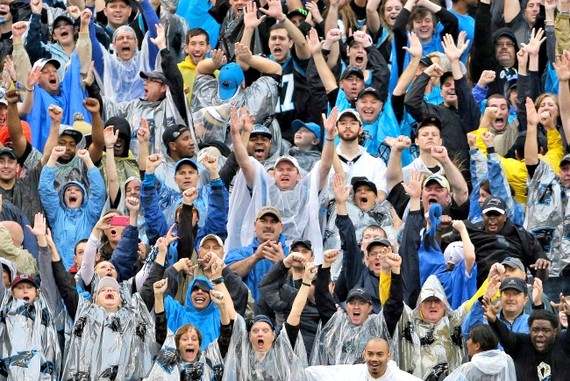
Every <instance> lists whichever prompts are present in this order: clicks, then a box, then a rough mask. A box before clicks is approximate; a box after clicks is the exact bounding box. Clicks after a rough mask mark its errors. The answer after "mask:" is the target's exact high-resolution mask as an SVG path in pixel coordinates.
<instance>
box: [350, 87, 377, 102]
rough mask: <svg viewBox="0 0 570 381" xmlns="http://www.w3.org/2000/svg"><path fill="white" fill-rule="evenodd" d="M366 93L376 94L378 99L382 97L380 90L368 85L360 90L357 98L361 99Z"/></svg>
mask: <svg viewBox="0 0 570 381" xmlns="http://www.w3.org/2000/svg"><path fill="white" fill-rule="evenodd" d="M366 94H372V95H374V96H375V97H376V98H377V99H380V94H379V93H378V90H376V89H375V88H374V87H371V86H368V87H367V88H365V89H362V91H360V92H359V93H358V96H357V97H356V99H360V98H362V97H363V96H364V95H366Z"/></svg>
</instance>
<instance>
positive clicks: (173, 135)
mask: <svg viewBox="0 0 570 381" xmlns="http://www.w3.org/2000/svg"><path fill="white" fill-rule="evenodd" d="M186 131H190V129H189V128H188V127H186V126H185V125H183V124H179V125H177V126H172V127H168V128H167V129H166V130H164V132H163V133H162V142H163V143H164V145H165V146H166V147H168V143H170V142H174V141H176V139H178V138H179V137H180V135H182V134H183V133H184V132H186Z"/></svg>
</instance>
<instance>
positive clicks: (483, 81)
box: [477, 70, 497, 88]
mask: <svg viewBox="0 0 570 381" xmlns="http://www.w3.org/2000/svg"><path fill="white" fill-rule="evenodd" d="M496 77H497V73H495V71H494V70H483V72H482V73H481V77H479V82H477V85H479V87H481V88H485V87H487V85H488V84H489V83H491V82H493V81H494V80H495V78H496Z"/></svg>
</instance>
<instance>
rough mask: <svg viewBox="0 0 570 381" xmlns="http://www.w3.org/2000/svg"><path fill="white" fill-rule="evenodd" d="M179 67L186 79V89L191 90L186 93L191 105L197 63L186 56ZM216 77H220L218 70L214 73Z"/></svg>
mask: <svg viewBox="0 0 570 381" xmlns="http://www.w3.org/2000/svg"><path fill="white" fill-rule="evenodd" d="M178 69H179V70H180V73H182V78H183V79H184V89H186V88H189V89H190V91H188V93H187V94H186V100H187V102H188V105H190V99H192V88H193V87H194V80H195V79H196V65H194V63H193V62H192V61H191V60H190V57H188V56H186V58H184V61H182V62H179V63H178ZM214 75H215V76H216V78H217V77H218V71H217V70H216V72H215V73H214Z"/></svg>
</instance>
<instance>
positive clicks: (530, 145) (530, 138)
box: [524, 98, 540, 165]
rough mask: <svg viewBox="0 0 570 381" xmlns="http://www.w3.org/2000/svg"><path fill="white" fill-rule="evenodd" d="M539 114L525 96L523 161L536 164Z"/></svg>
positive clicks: (530, 100)
mask: <svg viewBox="0 0 570 381" xmlns="http://www.w3.org/2000/svg"><path fill="white" fill-rule="evenodd" d="M539 118H540V117H539V115H538V113H537V112H536V109H535V108H534V103H533V102H532V99H530V98H526V119H527V120H526V138H525V143H524V163H525V164H526V165H537V164H538V142H537V139H538V121H539Z"/></svg>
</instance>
